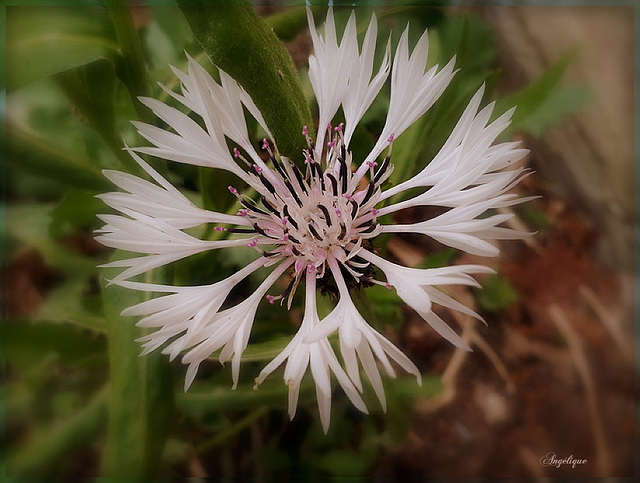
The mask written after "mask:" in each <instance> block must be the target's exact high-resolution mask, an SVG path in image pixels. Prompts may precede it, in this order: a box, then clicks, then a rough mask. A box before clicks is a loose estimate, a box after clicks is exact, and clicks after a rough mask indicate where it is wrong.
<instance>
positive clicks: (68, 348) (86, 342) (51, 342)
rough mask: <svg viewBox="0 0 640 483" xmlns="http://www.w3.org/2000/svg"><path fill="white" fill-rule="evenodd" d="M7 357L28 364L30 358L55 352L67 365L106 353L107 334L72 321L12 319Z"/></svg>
mask: <svg viewBox="0 0 640 483" xmlns="http://www.w3.org/2000/svg"><path fill="white" fill-rule="evenodd" d="M4 330H5V337H6V339H5V340H6V351H7V359H8V361H9V362H10V363H11V365H12V367H16V368H18V369H21V368H23V367H28V366H29V365H33V364H32V363H31V364H29V361H33V360H34V359H35V358H38V359H43V358H45V357H47V356H48V354H49V353H50V352H54V353H55V354H57V356H58V357H59V358H60V361H61V362H62V363H64V364H77V363H78V362H81V361H84V360H87V359H90V358H93V357H95V356H98V355H100V354H105V353H106V344H105V340H104V337H96V335H95V333H92V332H89V331H86V330H82V329H80V328H78V327H76V326H73V325H71V324H59V323H50V322H28V321H25V320H16V321H10V322H8V323H6V324H5V326H4Z"/></svg>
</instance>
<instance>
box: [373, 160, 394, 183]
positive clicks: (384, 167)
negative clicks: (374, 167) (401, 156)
mask: <svg viewBox="0 0 640 483" xmlns="http://www.w3.org/2000/svg"><path fill="white" fill-rule="evenodd" d="M390 161H391V156H386V157H385V158H384V161H383V162H382V166H380V168H379V169H378V172H377V173H376V175H375V176H374V178H373V181H374V183H376V184H378V181H380V178H382V175H383V174H384V173H385V172H386V171H387V168H388V167H389V162H390Z"/></svg>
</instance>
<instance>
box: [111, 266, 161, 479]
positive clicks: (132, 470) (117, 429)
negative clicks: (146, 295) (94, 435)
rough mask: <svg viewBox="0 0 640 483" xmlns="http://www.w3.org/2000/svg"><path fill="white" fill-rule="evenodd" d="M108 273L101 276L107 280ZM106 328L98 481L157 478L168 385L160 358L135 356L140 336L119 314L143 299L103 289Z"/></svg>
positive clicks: (129, 292) (117, 289) (158, 355)
mask: <svg viewBox="0 0 640 483" xmlns="http://www.w3.org/2000/svg"><path fill="white" fill-rule="evenodd" d="M108 277H109V274H107V278H108ZM103 294H104V295H103V296H104V306H105V312H106V314H107V319H108V323H109V332H108V338H109V369H110V378H109V384H110V396H109V425H108V433H107V443H106V448H105V455H104V460H103V468H102V472H103V475H104V476H114V477H122V476H128V477H150V476H153V475H154V474H157V471H158V470H159V463H160V461H161V457H162V451H163V448H164V444H165V442H166V439H167V436H168V433H169V431H170V429H171V422H172V421H173V417H172V416H173V385H172V378H171V372H170V367H169V364H168V362H167V360H166V356H164V355H162V354H161V353H160V352H158V351H156V352H154V353H151V354H148V355H146V356H144V357H140V356H139V354H140V344H139V342H136V339H138V338H139V337H141V336H143V335H144V332H143V331H142V330H141V329H139V328H137V327H136V326H135V321H134V320H131V319H130V318H123V317H121V316H120V312H121V311H122V310H123V309H124V308H126V307H129V306H130V305H133V304H135V303H137V302H140V301H142V300H143V296H142V294H141V293H139V292H135V291H133V290H125V289H123V288H121V287H117V286H113V285H112V286H107V287H105V288H104V292H103Z"/></svg>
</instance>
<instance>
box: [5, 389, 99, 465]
mask: <svg viewBox="0 0 640 483" xmlns="http://www.w3.org/2000/svg"><path fill="white" fill-rule="evenodd" d="M106 415H107V390H106V388H105V389H103V390H101V391H100V392H98V394H97V395H95V396H94V398H93V399H92V400H91V401H90V402H89V404H88V405H86V406H85V407H84V408H82V409H81V410H80V411H78V413H77V414H76V415H75V416H73V417H72V418H71V419H69V420H68V421H65V422H64V423H61V424H59V425H57V426H55V427H54V428H53V429H52V430H50V431H47V432H46V433H45V434H44V435H43V436H42V437H40V438H38V439H36V440H35V441H33V442H32V443H31V444H29V445H28V446H27V447H25V448H24V449H22V450H20V451H19V452H18V453H16V454H14V455H13V456H12V457H9V459H8V461H7V470H8V473H10V474H12V475H14V476H21V477H25V476H45V475H49V476H50V475H51V474H52V469H54V468H56V466H57V465H59V464H60V463H61V462H62V461H63V459H64V458H65V457H67V456H68V455H69V454H70V453H71V452H73V451H74V450H76V449H78V448H82V447H84V446H86V445H88V444H89V443H91V442H92V441H94V440H95V439H96V438H97V437H98V436H99V434H100V432H101V431H102V428H103V427H104V425H105V422H106Z"/></svg>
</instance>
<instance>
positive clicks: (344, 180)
mask: <svg viewBox="0 0 640 483" xmlns="http://www.w3.org/2000/svg"><path fill="white" fill-rule="evenodd" d="M338 162H339V163H340V180H341V181H342V193H346V191H347V162H346V161H345V160H344V158H343V157H342V156H340V157H338Z"/></svg>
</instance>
